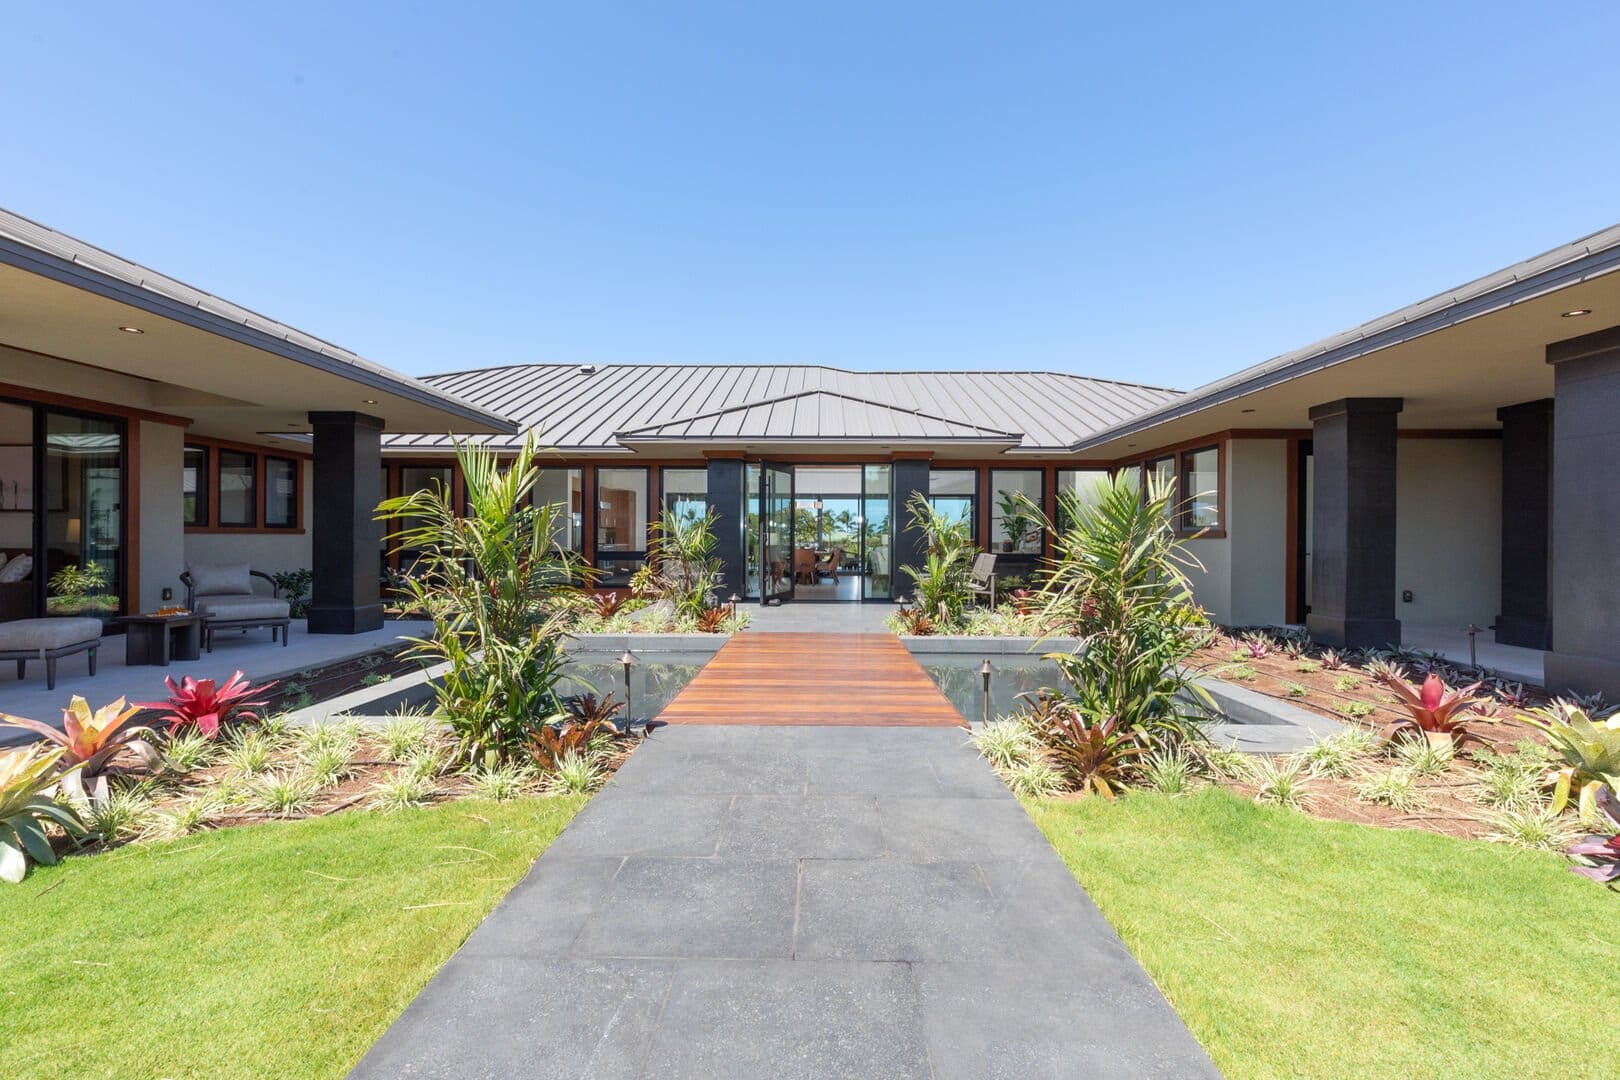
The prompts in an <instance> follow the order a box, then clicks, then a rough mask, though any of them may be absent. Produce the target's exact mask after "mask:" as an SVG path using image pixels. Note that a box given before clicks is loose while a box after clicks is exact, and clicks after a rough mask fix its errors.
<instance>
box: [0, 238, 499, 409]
mask: <svg viewBox="0 0 1620 1080" xmlns="http://www.w3.org/2000/svg"><path fill="white" fill-rule="evenodd" d="M0 263H5V264H9V265H12V266H16V267H18V268H19V269H23V270H27V271H30V272H32V273H36V274H42V275H44V276H46V277H49V278H51V279H53V280H56V281H61V282H63V283H65V284H70V285H74V286H77V287H79V288H83V289H87V290H89V291H92V292H95V293H97V294H98V295H102V296H106V297H108V298H110V299H113V300H119V301H122V302H123V303H126V304H130V305H131V306H134V307H137V308H140V309H142V310H144V311H149V312H151V313H152V314H154V315H160V316H163V317H165V318H170V319H174V320H176V321H178V322H183V323H186V324H187V325H190V326H194V327H197V328H198V329H202V330H208V331H211V332H213V333H216V334H220V335H221V336H224V337H228V338H231V339H232V340H235V341H240V342H242V343H244V344H247V345H252V346H255V347H257V348H261V349H265V350H266V351H269V352H273V353H275V354H276V355H278V356H282V357H285V358H287V359H289V360H294V361H297V362H299V363H303V364H308V365H310V366H312V367H317V368H320V369H322V370H325V371H329V372H332V373H334V374H337V375H342V376H344V377H346V378H350V379H353V380H355V381H356V382H359V383H361V384H363V385H366V386H370V387H373V388H375V389H378V390H385V391H387V392H389V393H393V394H398V395H399V396H401V397H405V398H409V399H412V400H415V401H419V402H422V403H423V404H427V405H432V406H435V407H437V408H441V409H443V410H444V411H445V412H447V413H450V414H452V415H458V416H461V417H463V418H464V419H468V420H475V421H477V422H478V423H479V424H481V425H484V426H486V427H494V428H496V429H498V430H507V431H510V430H512V429H513V427H512V424H511V421H510V420H509V419H508V418H507V417H504V416H501V415H499V414H497V413H493V412H490V411H489V410H488V409H486V408H484V407H482V406H480V405H477V404H475V403H473V402H469V401H467V400H465V399H461V398H457V397H455V396H454V395H453V394H451V393H450V392H448V391H446V390H445V389H443V388H436V387H430V386H428V385H426V384H425V383H423V382H421V381H420V380H417V379H413V378H411V377H410V376H409V375H402V374H400V373H399V372H397V371H394V370H392V369H390V368H386V367H384V366H383V365H381V364H378V363H376V362H374V361H371V360H367V359H366V358H365V357H363V356H360V355H358V354H357V353H353V352H350V351H349V350H348V349H344V348H342V347H340V346H337V345H334V344H332V343H331V342H329V341H323V340H321V339H320V338H318V337H315V336H314V335H313V334H306V333H304V332H303V331H302V330H297V329H295V328H293V327H291V326H288V325H287V324H285V323H281V322H277V321H276V320H275V319H272V318H269V317H268V316H265V315H260V314H259V313H258V312H256V311H252V310H249V309H248V308H245V307H242V306H241V305H239V304H233V303H231V302H230V301H229V300H222V299H220V298H219V297H217V296H214V295H213V294H212V293H206V292H203V291H202V290H201V289H198V288H194V287H193V286H190V285H187V284H185V283H184V282H182V281H177V280H175V279H174V278H172V277H169V276H167V275H165V274H160V273H158V272H157V271H156V270H152V269H150V268H148V267H145V266H142V265H141V264H139V263H135V262H131V261H130V260H128V259H125V258H121V257H120V256H117V255H114V254H113V253H112V252H110V251H104V250H103V249H101V248H98V247H96V246H95V245H93V244H87V243H85V242H84V241H83V240H79V239H76V238H74V237H71V236H68V235H67V234H66V233H61V232H57V231H56V230H55V229H52V228H50V227H48V226H45V225H41V224H40V223H39V222H37V221H32V220H30V219H28V218H25V217H23V216H22V215H21V214H14V213H12V212H11V211H9V210H6V209H3V208H0Z"/></svg>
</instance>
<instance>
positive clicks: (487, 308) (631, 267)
mask: <svg viewBox="0 0 1620 1080" xmlns="http://www.w3.org/2000/svg"><path fill="white" fill-rule="evenodd" d="M338 8H341V9H342V10H336V9H338ZM1617 8H1620V5H1614V4H1610V3H1593V2H1572V3H1564V4H1559V5H1550V4H1546V5H1544V4H1535V3H1532V4H1525V3H1522V2H1521V3H1487V2H1481V0H1475V2H1471V3H1444V4H1439V3H1437V4H1413V3H1405V4H1373V3H1362V4H1346V5H1309V4H1299V3H1297V2H1294V3H1287V4H1264V5H1262V4H1238V5H1207V4H1198V5H1186V6H1180V5H1175V4H1168V3H1160V4H1154V5H1125V4H1111V5H1107V6H1098V7H1088V6H1087V5H1082V4H1077V3H1070V4H1056V5H1037V4H976V5H954V4H947V3H938V2H934V3H925V4H891V3H856V4H838V3H818V4H804V3H798V4H757V3H756V4H736V5H731V4H714V3H706V4H702V5H691V4H684V5H676V4H656V5H632V4H619V3H603V4H566V5H555V6H552V5H523V6H512V7H507V8H503V7H497V6H483V5H477V4H456V5H450V4H445V5H442V6H441V5H422V4H417V5H401V4H377V5H360V4H343V5H334V4H326V3H323V4H303V3H283V4H277V5H251V6H250V5H226V4H217V3H212V4H196V5H176V4H161V3H159V4H155V5H130V4H100V3H86V4H55V5H47V4H33V5H15V6H12V7H11V9H10V10H9V12H8V14H7V15H6V17H5V25H6V38H7V39H8V44H7V47H6V63H5V64H4V65H0V110H3V111H0V116H3V118H4V123H5V127H4V130H5V132H6V137H5V139H4V140H3V142H0V205H3V206H5V207H7V208H9V209H12V210H15V211H17V212H19V213H22V214H25V215H27V216H29V217H33V218H35V219H37V220H39V221H42V222H44V223H45V224H47V225H51V226H53V227H55V228H58V229H61V230H63V231H65V232H68V233H71V234H74V235H77V236H79V237H81V238H83V239H86V240H89V241H91V242H92V243H96V244H100V245H101V246H103V247H106V248H109V249H110V250H112V251H115V252H117V253H119V254H121V255H125V256H127V257H129V258H132V259H135V260H137V261H140V262H144V263H146V264H148V265H150V266H153V267H155V268H157V269H159V270H162V271H164V272H166V273H169V274H172V275H174V276H176V277H179V278H181V279H183V280H186V281H189V282H190V283H192V284H194V285H198V286H200V287H202V288H206V289H208V290H210V291H212V292H215V293H218V294H220V295H222V296H225V297H228V298H229V299H232V300H235V301H237V302H239V303H243V304H246V305H248V306H249V307H253V308H256V309H258V310H260V311H263V312H264V313H266V314H268V315H271V316H274V317H276V318H279V319H282V320H283V321H286V322H289V323H292V324H293V325H295V326H298V327H300V328H301V329H305V330H308V331H309V332H311V333H316V334H319V335H321V336H323V337H326V338H328V339H330V340H333V341H335V342H338V343H339V344H342V345H345V346H347V347H349V348H353V349H355V350H357V351H359V352H361V353H363V354H364V355H366V356H369V357H371V358H373V359H375V360H378V361H380V362H382V363H385V364H389V365H391V366H393V367H397V368H399V369H401V370H404V371H408V372H412V373H417V374H423V373H428V372H433V371H441V370H448V369H453V368H458V367H471V366H481V365H490V364H502V363H516V362H523V361H568V362H596V363H609V362H615V361H672V362H698V361H714V362H743V363H748V362H756V363H767V362H784V363H785V362H825V363H831V364H841V365H845V366H851V367H891V368H892V367H902V368H905V367H950V368H991V369H996V368H1052V369H1058V370H1069V371H1077V372H1083V373H1089V374H1096V375H1105V376H1111V377H1115V378H1123V379H1130V380H1137V381H1142V382H1150V383H1157V384H1165V385H1173V386H1184V387H1190V386H1194V385H1197V384H1199V383H1202V382H1206V381H1208V380H1210V379H1213V378H1216V377H1218V376H1220V375H1222V374H1225V373H1227V372H1229V371H1231V370H1234V369H1236V368H1238V367H1242V366H1245V365H1247V364H1250V363H1254V362H1257V361H1259V360H1263V359H1265V358H1266V357H1268V356H1271V355H1273V354H1275V353H1278V352H1281V351H1284V350H1287V349H1290V348H1294V347H1296V346H1299V345H1303V344H1305V343H1307V342H1309V341H1311V340H1314V339H1316V338H1319V337H1323V336H1326V335H1327V334H1329V333H1332V332H1335V331H1338V330H1340V329H1343V328H1345V327H1347V326H1350V325H1352V324H1354V323H1357V322H1360V321H1362V320H1363V319H1366V318H1370V317H1372V316H1375V315H1378V314H1381V313H1383V312H1385V311H1387V310H1389V309H1391V308H1394V307H1397V306H1400V305H1401V304H1404V303H1407V302H1410V301H1413V300H1417V299H1419V298H1421V297H1424V296H1427V295H1429V294H1431V293H1434V292H1437V291H1439V290H1441V289H1442V288H1445V287H1448V286H1451V285H1455V284H1458V283H1460V282H1461V281H1464V280H1467V279H1469V278H1472V277H1476V276H1479V275H1480V274H1483V273H1485V272H1487V271H1490V270H1493V269H1496V268H1498V267H1500V266H1503V265H1505V264H1507V263H1509V262H1512V261H1514V260H1516V259H1519V258H1522V257H1525V256H1528V255H1531V254H1534V253H1536V252H1539V251H1542V250H1544V249H1546V248H1549V247H1552V246H1554V245H1555V244H1558V243H1562V242H1564V241H1567V240H1571V239H1574V238H1575V237H1577V236H1581V235H1584V234H1586V233H1589V232H1592V231H1594V230H1596V229H1598V228H1601V227H1603V226H1606V225H1609V224H1612V223H1614V222H1616V221H1620V181H1617V177H1620V139H1616V137H1615V135H1616V131H1615V127H1616V119H1617V117H1620V110H1617V109H1616V106H1615V103H1616V101H1620V68H1617V67H1616V66H1615V65H1614V64H1613V63H1611V62H1609V60H1608V57H1609V56H1610V53H1611V52H1612V49H1611V48H1610V47H1609V46H1610V45H1611V44H1612V42H1613V41H1614V40H1616V31H1617V30H1620V10H1617ZM0 318H3V313H0Z"/></svg>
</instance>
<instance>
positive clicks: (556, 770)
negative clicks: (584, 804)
mask: <svg viewBox="0 0 1620 1080" xmlns="http://www.w3.org/2000/svg"><path fill="white" fill-rule="evenodd" d="M606 778H607V770H606V769H604V768H603V767H602V763H601V762H599V761H597V760H596V756H595V755H594V754H588V753H581V752H579V751H576V750H570V751H568V752H566V753H564V754H563V755H562V756H561V757H559V758H558V759H557V761H556V763H555V765H554V766H553V767H552V770H551V772H550V773H548V774H547V776H546V779H545V786H546V790H547V791H550V792H552V793H553V794H557V795H584V794H588V793H590V792H592V791H595V790H596V789H597V788H598V787H599V786H601V783H602V781H603V780H605V779H606Z"/></svg>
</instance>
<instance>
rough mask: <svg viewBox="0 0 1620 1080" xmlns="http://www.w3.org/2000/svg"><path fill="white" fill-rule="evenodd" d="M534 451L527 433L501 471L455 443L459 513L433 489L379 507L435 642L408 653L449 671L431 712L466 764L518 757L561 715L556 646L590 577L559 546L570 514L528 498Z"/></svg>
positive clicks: (478, 450) (483, 455) (492, 457)
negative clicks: (410, 568)
mask: <svg viewBox="0 0 1620 1080" xmlns="http://www.w3.org/2000/svg"><path fill="white" fill-rule="evenodd" d="M537 452H538V451H537V449H536V444H535V440H534V437H533V433H532V432H531V433H530V434H529V435H528V436H526V437H525V438H524V441H523V445H522V447H521V448H520V449H519V450H518V452H517V455H516V458H515V460H514V461H513V462H512V464H511V465H510V466H509V467H502V465H501V464H500V461H499V459H498V458H497V456H496V454H495V453H494V451H492V450H489V449H486V448H484V447H481V446H477V445H474V444H472V443H469V442H460V443H458V444H457V447H456V458H457V461H458V463H459V465H460V468H461V473H462V477H463V479H464V481H465V483H464V487H465V505H463V504H462V503H460V502H458V501H457V500H455V499H454V498H452V496H451V493H450V492H449V491H447V490H444V489H443V488H442V487H440V486H434V487H430V488H428V489H425V490H421V491H416V492H413V493H411V494H409V495H405V496H402V497H400V498H396V499H388V500H386V501H384V502H383V503H382V504H381V505H380V506H379V508H378V510H379V513H380V514H381V516H382V517H383V518H385V519H388V520H391V521H394V522H397V523H399V524H400V526H401V527H400V528H399V529H398V531H396V532H394V533H393V534H392V535H391V536H390V540H391V541H392V542H393V543H394V544H395V545H396V546H397V548H396V549H397V550H400V551H407V550H408V551H412V552H415V553H416V554H415V559H416V561H415V570H414V572H413V573H412V574H411V575H410V576H409V577H407V578H406V579H405V580H404V581H403V583H402V588H403V589H404V591H405V593H406V597H407V599H408V601H409V604H410V606H411V607H412V608H414V609H415V610H417V611H420V612H422V613H423V614H425V615H426V616H427V617H428V618H430V619H431V620H432V622H433V634H432V636H431V637H427V638H415V639H412V642H413V647H412V649H411V652H410V655H412V656H413V657H416V658H419V659H423V660H428V661H432V662H441V663H443V664H445V665H446V670H445V672H444V674H443V676H442V678H441V679H440V680H439V681H438V682H437V683H435V684H434V688H435V693H436V694H437V697H438V705H439V712H440V714H441V715H443V716H444V717H445V719H446V721H447V722H448V723H449V725H450V727H451V729H452V731H453V732H454V733H455V736H456V739H457V743H458V749H459V752H460V754H461V755H462V756H463V758H464V759H465V760H467V761H476V760H480V759H482V758H483V757H484V756H485V755H486V754H488V753H493V754H494V755H495V756H496V757H497V758H500V759H502V760H509V759H514V758H515V756H516V755H520V754H523V753H524V752H525V748H526V747H527V745H528V743H529V742H530V740H531V739H532V738H533V736H534V732H535V728H536V725H537V724H538V723H540V722H542V720H543V718H546V717H550V716H554V715H556V714H557V713H558V712H560V711H561V703H560V701H559V698H558V692H557V683H558V681H559V679H560V678H561V677H562V673H563V667H564V665H565V663H566V662H567V657H566V653H565V652H564V648H563V646H564V643H565V641H566V640H567V636H568V629H569V627H570V626H571V625H572V624H573V622H574V621H575V619H576V617H577V613H578V611H579V609H580V607H581V605H582V603H584V601H583V598H582V593H581V591H580V588H579V585H578V583H579V582H581V581H584V582H586V583H587V584H588V582H589V578H590V573H589V570H588V568H587V567H585V566H584V565H583V564H582V563H581V561H580V559H579V556H578V555H576V554H575V553H573V552H571V551H569V550H567V549H566V548H564V547H562V546H561V544H560V543H559V542H558V540H557V537H558V536H560V535H563V531H562V528H561V526H562V525H563V519H564V517H565V515H566V514H567V512H568V511H567V508H565V507H563V506H561V505H560V504H554V503H541V504H539V505H535V504H534V503H533V501H532V499H531V494H532V492H533V490H534V486H535V483H536V481H537V480H538V479H539V475H540V472H539V469H538V468H537V467H536V464H535V459H536V455H537Z"/></svg>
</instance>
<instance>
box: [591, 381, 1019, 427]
mask: <svg viewBox="0 0 1620 1080" xmlns="http://www.w3.org/2000/svg"><path fill="white" fill-rule="evenodd" d="M813 395H822V396H825V397H835V398H841V399H843V400H844V401H855V402H859V403H860V404H862V405H870V406H872V407H874V408H878V409H889V410H891V411H893V412H900V413H907V414H909V415H911V416H920V417H922V418H923V419H924V420H938V421H939V422H940V423H942V424H953V425H955V426H957V427H965V428H971V429H972V430H974V431H982V432H985V433H986V434H989V435H1005V436H1007V437H1009V438H1017V439H1022V438H1023V432H1021V431H1004V430H1002V429H1001V428H992V427H985V426H984V425H983V424H975V423H972V422H971V421H968V420H962V419H958V418H956V417H952V416H940V415H938V414H936V413H930V412H924V411H923V410H922V409H909V408H907V407H906V406H904V405H896V404H894V403H893V402H888V401H878V400H876V399H873V398H864V397H859V396H857V395H855V394H846V393H844V392H843V391H841V390H824V389H821V388H819V387H818V388H812V389H807V390H796V391H794V392H793V393H791V394H778V395H776V396H775V397H770V398H760V399H757V400H755V401H742V402H738V403H737V404H736V405H728V406H726V407H725V408H723V409H711V410H709V411H708V412H701V413H693V414H691V415H689V416H676V417H672V418H670V419H668V420H660V421H658V422H657V423H653V424H643V425H642V426H640V427H634V428H621V429H620V430H618V431H615V432H614V433H613V437H614V438H619V437H620V436H623V435H636V434H641V433H645V432H648V431H653V430H655V429H657V428H664V427H669V426H670V425H672V424H690V423H692V422H694V421H697V420H709V419H712V418H714V417H717V416H724V415H726V414H727V413H734V412H741V411H742V410H744V409H757V408H760V407H761V406H765V405H777V404H780V403H781V402H784V401H793V400H795V399H797V398H805V397H811V396H813Z"/></svg>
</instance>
